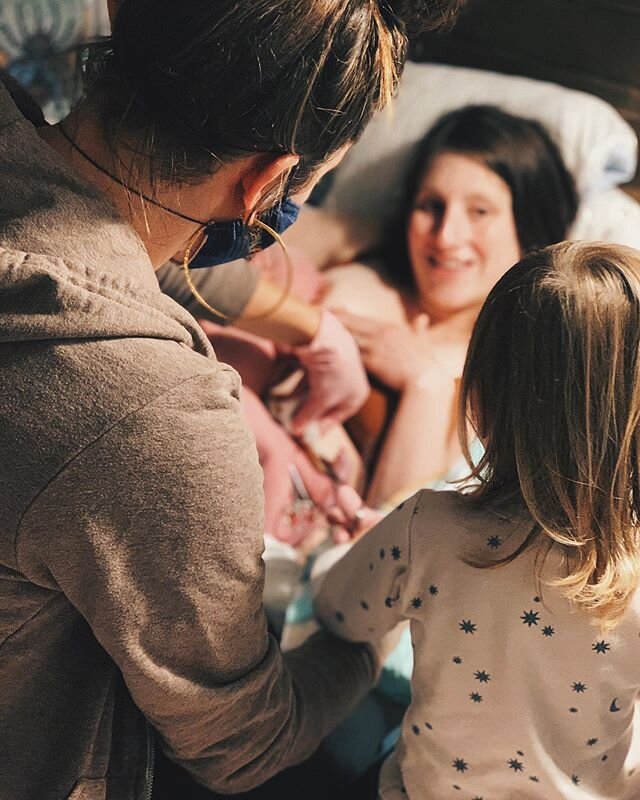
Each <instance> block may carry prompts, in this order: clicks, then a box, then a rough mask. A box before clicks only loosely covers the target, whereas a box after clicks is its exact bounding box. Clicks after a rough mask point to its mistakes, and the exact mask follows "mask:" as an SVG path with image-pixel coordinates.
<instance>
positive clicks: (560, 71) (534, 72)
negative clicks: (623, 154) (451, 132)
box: [412, 0, 640, 197]
mask: <svg viewBox="0 0 640 800" xmlns="http://www.w3.org/2000/svg"><path fill="white" fill-rule="evenodd" d="M412 57H413V58H414V59H415V60H416V61H437V62H441V63H446V64H458V65H461V66H469V67H479V68H483V69H491V70H495V71H497V72H507V73H511V74H518V75H526V76H528V77H531V78H541V79H542V80H549V81H554V82H556V83H560V84H562V85H564V86H569V87H571V88H573V89H581V90H583V91H586V92H591V93H592V94H595V95H598V96H600V97H602V98H604V99H605V100H608V101H609V102H610V103H611V104H612V105H614V106H615V107H616V108H617V109H618V110H619V111H620V113H621V114H622V115H623V116H624V117H625V119H627V120H628V121H629V122H630V123H631V125H633V127H634V128H635V130H636V132H637V133H638V135H639V137H640V0H469V5H468V7H467V8H466V9H465V10H464V11H463V12H462V14H461V15H460V18H459V20H458V22H457V24H456V26H455V27H454V28H453V29H452V30H450V31H447V32H444V33H429V34H427V35H425V36H423V37H422V38H421V39H419V40H418V41H417V42H415V43H414V46H413V53H412ZM631 190H632V193H633V194H634V195H636V196H637V197H640V177H636V180H635V181H634V184H633V186H632V187H631Z"/></svg>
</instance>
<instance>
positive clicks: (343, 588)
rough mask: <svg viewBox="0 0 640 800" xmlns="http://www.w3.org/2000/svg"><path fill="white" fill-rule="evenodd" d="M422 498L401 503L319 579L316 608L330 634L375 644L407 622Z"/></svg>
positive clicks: (417, 496)
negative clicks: (409, 580)
mask: <svg viewBox="0 0 640 800" xmlns="http://www.w3.org/2000/svg"><path fill="white" fill-rule="evenodd" d="M419 496H420V495H419V494H418V495H415V496H414V497H412V498H410V499H409V500H407V501H405V502H404V503H401V504H400V505H399V506H398V507H397V508H396V509H395V510H394V511H392V512H391V513H390V514H389V515H388V516H386V517H385V518H384V519H383V520H382V521H381V522H380V523H379V524H378V525H376V526H375V528H373V529H372V530H371V531H369V532H368V533H367V534H365V535H364V536H363V537H362V538H361V539H360V540H358V542H356V544H355V545H354V546H353V547H352V548H351V549H350V550H349V551H348V552H347V554H346V555H345V556H344V557H343V558H342V559H340V561H338V563H337V564H335V566H333V567H332V568H331V569H330V570H329V572H328V573H327V575H326V577H324V579H322V578H320V579H319V581H318V583H319V584H320V585H319V588H317V589H316V592H317V594H316V599H315V610H316V615H317V616H318V617H319V619H320V620H321V622H322V623H323V625H324V626H325V627H326V628H327V629H328V630H330V631H332V632H333V633H335V634H336V635H338V636H341V637H342V638H345V639H348V640H350V641H353V642H366V641H375V640H376V639H380V638H381V637H382V636H384V634H385V633H387V632H388V631H390V630H391V629H392V628H394V627H395V626H396V625H397V624H398V622H401V621H402V620H403V619H405V618H406V614H405V611H406V607H405V598H404V594H403V593H404V587H405V582H406V577H407V573H408V569H409V565H410V558H411V551H410V548H411V537H410V533H411V530H410V529H411V522H412V520H413V517H414V515H415V513H416V510H417V504H418V500H419Z"/></svg>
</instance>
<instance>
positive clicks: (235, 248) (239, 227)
mask: <svg viewBox="0 0 640 800" xmlns="http://www.w3.org/2000/svg"><path fill="white" fill-rule="evenodd" d="M299 213H300V206H299V205H298V204H297V203H294V202H293V200H290V199H289V198H288V197H287V198H285V199H284V200H283V201H282V202H281V203H278V204H277V205H276V206H274V207H273V208H271V209H270V210H269V211H266V212H265V213H264V214H262V215H261V216H260V219H261V220H262V222H264V223H265V224H266V225H268V226H269V227H270V228H273V230H274V231H275V232H276V233H284V231H286V230H287V228H289V227H290V226H291V225H293V223H294V222H295V221H296V220H297V219H298V214H299ZM204 232H205V234H206V237H207V238H206V239H205V242H204V244H203V245H202V247H201V248H200V250H198V252H197V253H196V255H195V256H194V257H193V258H192V259H191V261H190V262H189V267H190V268H191V269H199V268H202V267H216V266H218V264H226V263H227V262H228V261H236V260H237V259H238V258H247V257H248V256H249V255H250V254H251V253H252V252H255V251H258V250H264V249H265V248H267V247H269V245H271V244H273V238H272V237H271V236H270V235H269V234H268V233H267V231H265V230H263V229H262V228H260V229H259V231H258V233H257V234H254V233H253V232H252V231H251V230H250V229H249V228H248V227H247V225H246V224H245V223H244V222H243V221H242V220H241V219H234V220H228V221H227V222H212V223H210V224H209V225H206V226H205V229H204Z"/></svg>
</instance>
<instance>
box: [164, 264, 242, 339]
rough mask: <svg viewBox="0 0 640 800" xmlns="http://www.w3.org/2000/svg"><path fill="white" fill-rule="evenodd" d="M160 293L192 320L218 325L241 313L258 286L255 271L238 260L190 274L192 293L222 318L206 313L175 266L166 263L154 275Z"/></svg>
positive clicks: (195, 270) (177, 266)
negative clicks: (184, 310)
mask: <svg viewBox="0 0 640 800" xmlns="http://www.w3.org/2000/svg"><path fill="white" fill-rule="evenodd" d="M156 276H157V278H158V283H159V284H160V288H161V289H162V291H163V292H164V293H165V294H167V295H169V297H170V298H171V299H172V300H175V301H176V303H180V305H181V306H183V307H184V308H186V309H187V311H189V312H190V313H191V314H193V316H194V317H198V318H200V317H202V318H205V319H208V320H210V321H211V322H218V323H220V324H221V325H225V324H227V323H228V322H229V321H233V320H235V319H237V318H238V317H239V316H240V315H241V314H242V312H243V311H244V309H245V307H246V305H247V303H248V302H249V300H250V299H251V296H252V295H253V293H254V291H255V289H256V285H257V283H258V270H257V269H256V268H255V267H254V266H253V264H251V263H250V262H249V261H246V260H244V259H241V260H239V261H231V262H229V263H228V264H219V265H218V266H217V267H211V269H194V270H191V278H192V280H193V282H194V284H195V287H196V289H197V290H198V291H199V292H200V294H201V295H202V296H203V297H204V299H205V300H206V301H207V302H208V303H209V305H211V306H212V307H213V308H216V309H218V310H219V311H221V312H222V313H223V314H224V315H225V317H227V318H228V319H225V318H224V317H218V316H216V315H214V314H211V313H210V312H209V311H207V309H206V308H204V307H203V306H201V305H200V303H199V302H198V301H197V300H196V298H195V297H194V296H193V295H192V294H191V290H190V289H189V286H188V285H187V282H186V280H185V278H184V275H183V274H182V269H181V268H180V266H179V265H178V264H174V263H173V262H169V263H167V264H164V265H163V266H162V267H160V269H159V270H158V271H157V272H156Z"/></svg>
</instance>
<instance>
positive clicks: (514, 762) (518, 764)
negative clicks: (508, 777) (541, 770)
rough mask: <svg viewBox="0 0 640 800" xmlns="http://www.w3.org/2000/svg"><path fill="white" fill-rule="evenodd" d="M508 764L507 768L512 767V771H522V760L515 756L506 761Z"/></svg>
mask: <svg viewBox="0 0 640 800" xmlns="http://www.w3.org/2000/svg"><path fill="white" fill-rule="evenodd" d="M507 764H508V765H509V769H512V770H513V771H514V772H523V771H524V764H523V763H522V761H518V759H517V758H510V759H509V760H508V761H507Z"/></svg>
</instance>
